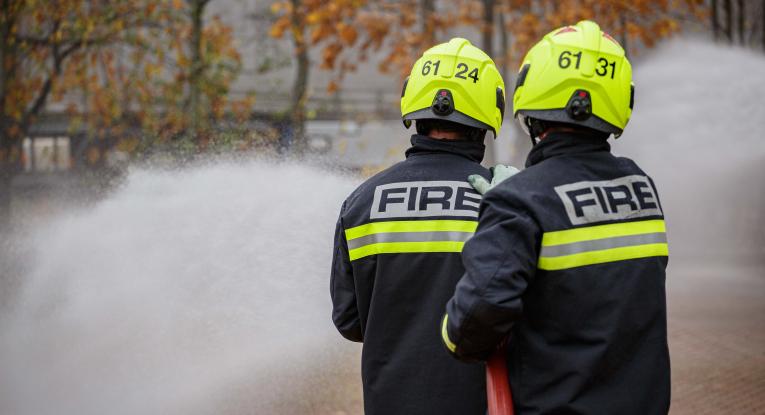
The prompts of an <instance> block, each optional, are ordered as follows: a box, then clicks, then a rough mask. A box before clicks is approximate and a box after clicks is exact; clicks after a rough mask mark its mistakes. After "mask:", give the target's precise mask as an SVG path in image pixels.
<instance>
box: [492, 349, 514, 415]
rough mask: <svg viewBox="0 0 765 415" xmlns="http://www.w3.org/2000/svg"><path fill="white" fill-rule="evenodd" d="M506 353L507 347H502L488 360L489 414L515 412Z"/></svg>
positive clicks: (510, 413)
mask: <svg viewBox="0 0 765 415" xmlns="http://www.w3.org/2000/svg"><path fill="white" fill-rule="evenodd" d="M505 353H506V351H505V348H504V347H500V348H499V349H497V351H495V352H494V354H492V355H491V357H490V358H489V360H488V361H487V362H486V398H487V402H488V404H489V415H513V414H514V412H513V395H512V394H511V393H510V382H509V381H508V377H507V360H506V358H505Z"/></svg>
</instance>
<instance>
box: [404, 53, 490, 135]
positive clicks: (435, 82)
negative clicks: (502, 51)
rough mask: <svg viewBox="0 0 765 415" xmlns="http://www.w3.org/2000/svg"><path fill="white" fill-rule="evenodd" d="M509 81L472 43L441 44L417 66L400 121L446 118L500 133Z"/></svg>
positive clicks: (408, 84)
mask: <svg viewBox="0 0 765 415" xmlns="http://www.w3.org/2000/svg"><path fill="white" fill-rule="evenodd" d="M504 113H505V83H504V81H503V80H502V76H501V75H500V74H499V71H498V70H497V67H496V66H495V65H494V61H492V60H491V58H490V57H489V55H487V54H485V53H484V52H483V51H482V50H481V49H478V48H477V47H475V46H473V45H471V44H470V42H469V41H468V40H467V39H462V38H454V39H452V40H450V41H449V42H447V43H441V44H439V45H436V46H434V47H432V48H430V49H428V50H427V51H425V53H424V54H423V55H422V57H421V58H420V59H418V60H417V62H415V63H414V67H413V68H412V73H411V74H410V75H409V77H408V78H407V79H406V81H404V87H403V90H402V91H401V117H402V119H403V121H404V125H405V126H406V127H407V128H409V126H410V125H411V124H412V120H425V119H433V120H447V121H451V122H455V123H458V124H462V125H466V126H469V127H475V128H479V129H482V130H491V131H492V132H493V133H494V137H496V136H497V135H498V134H499V129H500V126H501V125H502V118H503V117H504Z"/></svg>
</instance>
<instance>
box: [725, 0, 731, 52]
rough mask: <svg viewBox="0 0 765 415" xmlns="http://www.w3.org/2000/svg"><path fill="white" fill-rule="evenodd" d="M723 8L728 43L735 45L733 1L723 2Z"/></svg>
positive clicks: (726, 0)
mask: <svg viewBox="0 0 765 415" xmlns="http://www.w3.org/2000/svg"><path fill="white" fill-rule="evenodd" d="M723 8H724V9H725V36H726V37H727V38H728V42H730V43H733V4H732V1H731V0H725V1H724V2H723Z"/></svg>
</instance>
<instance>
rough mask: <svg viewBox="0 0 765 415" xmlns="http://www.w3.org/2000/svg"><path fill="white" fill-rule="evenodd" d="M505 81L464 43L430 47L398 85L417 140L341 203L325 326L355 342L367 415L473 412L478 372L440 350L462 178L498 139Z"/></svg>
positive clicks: (466, 212) (473, 209)
mask: <svg viewBox="0 0 765 415" xmlns="http://www.w3.org/2000/svg"><path fill="white" fill-rule="evenodd" d="M504 108H505V96H504V82H503V81H502V77H501V76H500V74H499V72H498V70H497V68H496V66H495V65H494V62H492V60H491V58H489V56H488V55H486V54H485V53H484V52H482V51H481V50H480V49H478V48H476V47H475V46H473V45H471V44H470V42H468V41H467V40H465V39H460V38H455V39H452V40H451V41H449V42H448V43H443V44H440V45H437V46H434V47H433V48H431V49H429V50H428V51H426V52H425V53H424V55H423V56H422V57H421V58H420V59H419V60H417V62H416V63H415V64H414V67H413V68H412V72H411V75H410V76H409V77H408V78H407V80H406V81H405V82H404V87H403V91H402V95H401V113H402V118H403V122H404V125H405V126H406V127H407V128H408V127H410V126H411V124H412V123H414V124H415V125H416V130H417V134H415V135H413V136H412V138H411V144H412V146H411V147H410V148H409V149H408V150H407V151H406V160H404V161H402V162H400V163H398V164H395V165H394V166H392V167H390V168H388V169H387V170H385V171H383V172H381V173H379V174H377V175H375V176H373V177H371V178H370V179H368V180H367V181H366V182H364V183H363V184H362V185H361V186H359V187H358V188H357V189H356V190H355V191H354V192H353V193H352V194H351V195H350V196H348V198H347V199H346V200H345V202H344V203H343V205H342V208H341V211H340V218H339V220H338V222H337V228H336V233H335V243H334V258H333V264H332V274H331V283H330V285H331V297H332V303H333V312H332V319H333V321H334V324H335V326H336V327H337V329H338V331H339V332H340V334H342V335H343V336H344V337H345V338H346V339H348V340H351V341H355V342H363V348H362V359H361V370H362V382H363V390H364V409H365V413H366V414H367V415H374V414H385V415H389V414H400V415H406V414H460V415H465V414H467V415H470V414H481V415H483V414H484V413H485V411H486V396H485V390H484V387H485V386H484V385H485V381H484V372H483V369H482V368H480V367H477V366H475V365H469V364H465V363H462V362H458V361H455V360H454V359H452V358H451V357H450V356H449V353H447V352H446V351H445V350H444V349H443V347H442V346H441V345H440V344H439V343H440V340H439V338H440V334H439V331H438V330H434V327H438V323H439V321H440V319H441V314H442V312H443V308H444V306H445V305H446V301H447V300H448V299H449V297H451V295H452V293H453V292H454V288H455V286H456V284H457V281H458V280H459V278H460V277H461V276H462V273H463V272H464V268H463V267H462V261H461V259H460V251H462V246H463V244H464V242H465V241H466V240H467V239H468V238H469V237H470V236H471V235H473V231H474V230H475V228H476V225H477V218H478V206H479V203H480V194H478V193H477V192H476V191H475V190H474V189H473V188H472V187H471V186H470V184H469V183H468V182H467V180H466V178H467V177H468V176H469V175H473V174H477V175H479V176H481V177H485V178H489V177H490V176H491V175H490V172H489V171H488V170H487V169H486V168H484V167H482V166H481V165H480V162H481V160H482V159H483V156H484V148H485V147H484V144H483V140H484V137H485V136H486V133H487V131H490V132H491V133H492V135H493V136H494V137H496V136H497V135H498V133H499V129H500V125H501V124H502V118H503V115H504V114H503V113H504Z"/></svg>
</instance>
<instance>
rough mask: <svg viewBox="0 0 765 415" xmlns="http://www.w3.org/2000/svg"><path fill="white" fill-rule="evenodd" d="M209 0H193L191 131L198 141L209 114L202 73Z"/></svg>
mask: <svg viewBox="0 0 765 415" xmlns="http://www.w3.org/2000/svg"><path fill="white" fill-rule="evenodd" d="M208 2H209V0H191V39H190V42H191V43H190V45H189V48H190V49H191V72H190V74H189V111H188V114H189V115H190V116H191V133H192V135H193V139H194V140H195V141H197V142H198V140H199V132H200V129H201V128H202V121H203V120H205V119H207V116H208V114H205V112H204V111H202V75H203V74H204V59H203V56H202V31H203V30H204V13H205V7H206V6H207V3H208Z"/></svg>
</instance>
